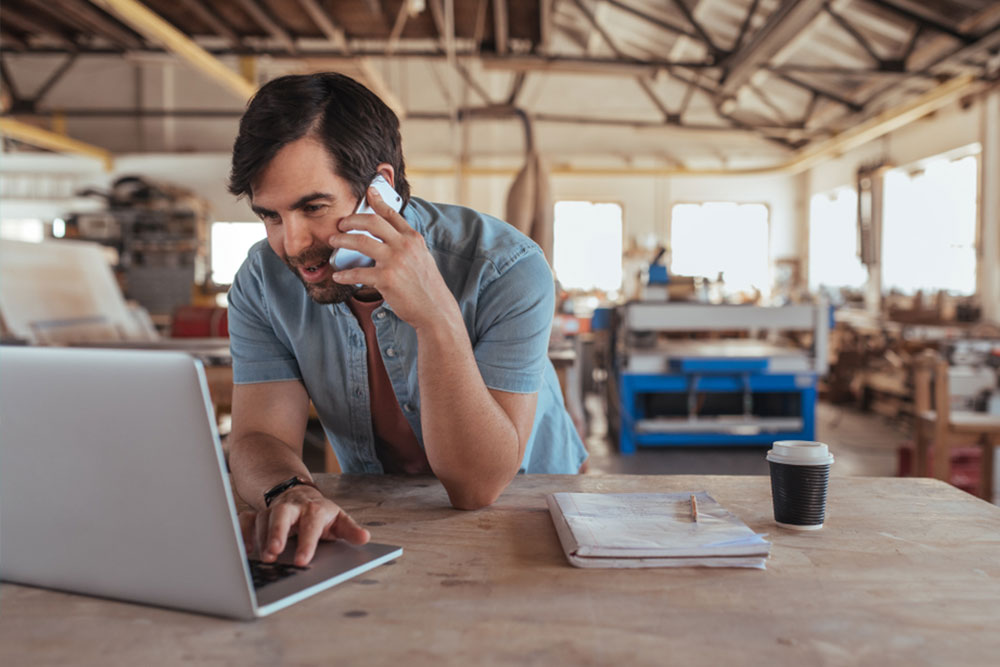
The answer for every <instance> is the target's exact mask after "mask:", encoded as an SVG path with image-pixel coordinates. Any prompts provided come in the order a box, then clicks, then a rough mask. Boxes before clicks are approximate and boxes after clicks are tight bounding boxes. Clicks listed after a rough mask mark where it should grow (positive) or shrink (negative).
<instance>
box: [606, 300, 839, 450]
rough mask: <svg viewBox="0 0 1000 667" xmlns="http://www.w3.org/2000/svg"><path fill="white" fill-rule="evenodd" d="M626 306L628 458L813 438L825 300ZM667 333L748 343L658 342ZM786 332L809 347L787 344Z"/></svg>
mask: <svg viewBox="0 0 1000 667" xmlns="http://www.w3.org/2000/svg"><path fill="white" fill-rule="evenodd" d="M621 309H622V312H621V313H620V317H619V318H618V322H619V327H618V331H617V332H616V339H617V340H616V343H615V366H616V369H615V370H616V374H617V379H618V400H619V404H618V406H617V407H618V413H619V428H618V435H619V443H620V450H621V452H622V453H623V454H633V453H635V451H636V448H637V447H646V446H670V445H741V444H743V445H769V444H771V443H772V442H774V441H775V440H812V439H814V437H815V432H816V383H817V381H818V379H819V377H820V376H822V375H823V374H824V373H825V372H826V367H827V344H828V336H829V330H830V313H829V309H828V306H827V305H826V303H825V302H822V301H821V302H819V303H816V304H811V305H794V306H780V307H761V306H736V305H710V304H693V303H656V302H642V301H640V302H632V303H628V304H625V305H624V306H621ZM670 332H673V333H674V334H681V333H682V332H687V333H689V334H695V335H701V334H702V333H703V332H746V333H747V334H748V337H744V338H722V339H713V340H705V339H693V340H676V339H664V337H663V336H661V335H660V334H661V333H670ZM789 332H794V335H795V336H796V337H798V338H802V339H806V340H807V341H808V342H809V345H808V346H807V347H801V346H798V345H793V344H790V343H787V342H782V338H783V337H784V336H787V334H788V333H789ZM803 332H804V333H803ZM716 335H724V334H721V333H717V334H716Z"/></svg>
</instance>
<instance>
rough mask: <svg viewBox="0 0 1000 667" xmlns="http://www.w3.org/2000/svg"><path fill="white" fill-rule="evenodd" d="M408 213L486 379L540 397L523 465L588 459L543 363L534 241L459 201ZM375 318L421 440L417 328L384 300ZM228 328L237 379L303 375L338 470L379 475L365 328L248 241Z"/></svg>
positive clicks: (544, 279)
mask: <svg viewBox="0 0 1000 667" xmlns="http://www.w3.org/2000/svg"><path fill="white" fill-rule="evenodd" d="M404 217H405V218H406V220H407V221H408V222H409V223H410V225H412V226H413V227H414V229H416V230H417V231H419V232H420V233H421V234H422V235H423V237H424V239H425V241H426V243H427V248H428V250H429V251H430V253H431V255H432V256H433V257H434V260H435V261H436V262H437V266H438V269H439V270H440V272H441V275H442V277H443V278H444V281H445V283H446V284H447V285H448V287H449V288H450V289H451V292H452V294H454V296H455V299H456V300H457V301H458V305H459V307H460V309H461V311H462V317H463V319H464V320H465V327H466V330H467V331H468V333H469V340H470V341H471V342H472V349H473V351H474V353H475V358H476V363H477V364H478V366H479V372H480V373H481V375H482V377H483V380H484V381H485V383H486V386H487V387H489V388H491V389H498V390H501V391H509V392H517V393H532V392H538V406H537V408H536V411H535V422H534V426H533V428H532V433H531V438H530V439H529V440H528V444H527V448H526V449H525V452H524V459H523V460H522V461H521V472H529V473H575V472H577V470H578V469H579V467H580V464H581V463H583V461H584V459H586V457H587V454H586V450H585V449H584V447H583V443H582V442H581V441H580V438H579V436H578V435H577V433H576V429H575V428H574V426H573V423H572V421H571V419H570V418H569V415H568V414H567V412H566V409H565V406H564V405H563V399H562V393H561V392H560V389H559V381H558V379H557V378H556V374H555V369H554V368H553V366H552V363H551V362H550V361H549V358H548V343H549V330H550V328H551V326H552V315H553V310H554V299H555V294H554V291H555V290H554V283H553V279H552V272H551V270H550V269H549V266H548V264H547V263H546V261H545V257H544V255H543V254H542V252H541V250H540V249H539V247H538V246H537V245H536V244H535V243H534V242H533V241H531V240H530V239H529V238H528V237H526V236H524V235H523V234H521V233H520V232H518V231H517V230H516V229H514V228H513V227H512V226H510V225H508V224H507V223H505V222H503V221H501V220H498V219H496V218H493V217H490V216H487V215H484V214H481V213H478V212H476V211H474V210H472V209H468V208H464V207H460V206H448V205H443V204H433V203H430V202H426V201H423V200H421V199H417V198H411V199H410V201H409V203H408V204H407V206H406V208H405V209H404ZM372 320H373V322H374V323H375V332H376V336H377V338H378V342H379V347H380V348H381V353H382V360H383V362H384V363H385V369H386V372H387V373H388V375H389V380H390V382H391V383H392V389H393V391H394V392H395V394H396V398H397V399H398V400H399V404H400V407H401V408H402V410H403V414H404V415H405V417H406V419H407V421H408V422H409V423H410V426H411V427H413V432H414V434H415V435H416V437H417V441H418V442H419V443H420V445H421V446H423V445H424V440H423V432H422V429H421V425H420V388H419V386H418V383H417V336H416V332H415V331H414V330H413V328H412V327H411V326H410V325H409V324H407V323H406V322H404V321H403V320H401V319H399V318H398V317H397V316H396V314H395V313H394V312H393V311H392V308H391V307H390V306H389V305H387V304H385V303H383V304H382V305H381V306H379V307H378V308H377V309H376V310H375V311H374V312H373V313H372ZM229 335H230V347H231V349H232V354H233V379H234V381H235V382H236V383H237V384H247V383H255V382H273V381H279V380H301V381H302V383H303V384H304V385H305V388H306V390H307V391H308V392H309V397H310V398H311V399H312V402H313V405H314V406H315V407H316V412H317V413H318V415H319V419H320V422H321V423H322V424H323V428H324V430H325V431H326V435H327V438H328V439H329V441H330V443H331V445H333V449H334V452H335V453H336V455H337V460H338V461H339V462H340V466H341V468H342V469H343V471H344V472H347V473H381V472H383V470H382V464H381V463H380V462H379V460H378V457H377V456H376V454H375V440H374V436H373V434H372V423H371V408H370V397H369V395H368V366H367V363H366V359H365V338H364V334H363V333H362V331H361V326H360V325H359V324H358V321H357V320H356V319H355V317H354V315H353V314H352V313H351V311H350V309H349V308H348V307H347V306H346V305H345V304H343V303H338V304H331V305H322V304H318V303H316V302H315V301H313V300H312V299H311V298H310V297H309V296H308V295H307V293H306V290H305V288H304V287H303V286H302V283H301V282H300V281H299V278H298V277H297V276H296V275H295V274H294V273H292V272H291V271H290V270H289V269H288V267H286V266H285V264H284V262H283V261H282V260H281V259H280V258H279V257H278V256H277V255H275V253H274V252H273V251H272V250H271V247H270V246H269V245H268V244H267V241H261V242H260V243H258V244H256V245H255V246H253V248H251V250H250V252H249V254H248V256H247V259H246V261H245V262H244V263H243V266H242V267H241V268H240V270H239V272H238V273H237V274H236V278H235V279H234V281H233V286H232V289H231V290H230V292H229ZM456 390H457V389H456ZM468 446H469V447H475V446H476V443H475V442H474V441H473V442H469V443H468Z"/></svg>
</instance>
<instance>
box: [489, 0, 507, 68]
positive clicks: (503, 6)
mask: <svg viewBox="0 0 1000 667" xmlns="http://www.w3.org/2000/svg"><path fill="white" fill-rule="evenodd" d="M508 17H509V14H508V13H507V0H493V36H494V40H495V42H496V52H497V55H498V56H505V55H507V37H508V35H509V32H510V31H509V26H508Z"/></svg>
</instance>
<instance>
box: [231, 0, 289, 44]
mask: <svg viewBox="0 0 1000 667" xmlns="http://www.w3.org/2000/svg"><path fill="white" fill-rule="evenodd" d="M236 2H238V3H239V5H240V7H242V8H243V9H244V11H246V13H247V14H248V15H249V16H250V18H251V19H253V22H254V23H256V24H257V25H259V26H260V27H261V28H263V29H264V30H266V31H267V32H268V34H270V35H271V37H273V38H274V39H276V40H278V43H279V44H281V45H282V46H283V47H285V50H286V51H288V52H289V53H291V54H293V55H295V54H297V53H298V52H299V50H298V48H297V47H296V46H295V40H294V39H292V36H291V35H289V34H288V31H287V30H285V29H284V28H282V27H281V26H280V25H278V22H277V21H275V20H274V19H273V18H271V16H270V15H269V14H268V13H267V11H266V10H265V9H264V8H263V7H262V6H261V5H260V4H259V3H258V2H257V0H236Z"/></svg>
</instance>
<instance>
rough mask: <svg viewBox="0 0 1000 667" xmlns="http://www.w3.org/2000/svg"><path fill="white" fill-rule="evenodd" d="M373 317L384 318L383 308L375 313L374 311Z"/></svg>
mask: <svg viewBox="0 0 1000 667" xmlns="http://www.w3.org/2000/svg"><path fill="white" fill-rule="evenodd" d="M375 319H377V320H384V319H385V311H384V310H380V311H378V312H377V313H375Z"/></svg>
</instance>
